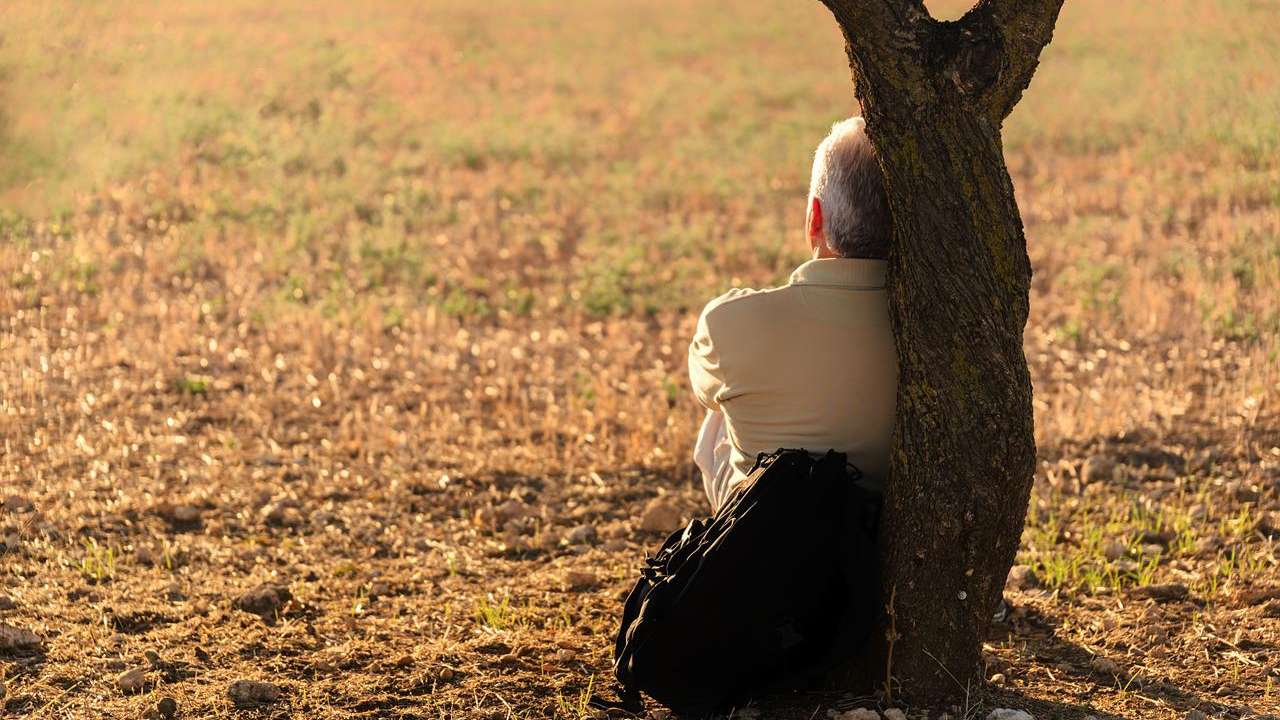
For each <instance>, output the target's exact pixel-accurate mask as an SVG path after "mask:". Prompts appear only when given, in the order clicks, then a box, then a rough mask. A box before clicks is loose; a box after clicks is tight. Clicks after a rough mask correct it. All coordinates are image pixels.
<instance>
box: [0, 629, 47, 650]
mask: <svg viewBox="0 0 1280 720" xmlns="http://www.w3.org/2000/svg"><path fill="white" fill-rule="evenodd" d="M43 642H44V641H43V640H42V639H41V638H40V636H39V635H37V634H35V633H33V632H31V631H30V630H26V629H24V628H17V627H14V626H12V625H5V624H3V623H0V652H33V651H35V650H38V649H40V645H41V644H42V643H43Z"/></svg>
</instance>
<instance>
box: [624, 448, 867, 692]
mask: <svg viewBox="0 0 1280 720" xmlns="http://www.w3.org/2000/svg"><path fill="white" fill-rule="evenodd" d="M860 476H861V473H859V472H858V471H857V469H856V468H853V467H852V466H850V465H848V464H847V463H846V460H845V456H844V455H843V454H842V453H837V452H828V453H827V454H826V455H825V456H823V457H820V458H815V457H814V456H813V455H811V454H809V453H808V452H805V451H803V450H780V451H778V452H776V453H773V454H769V455H765V454H763V453H762V454H761V456H760V458H759V459H758V460H757V462H756V466H755V468H754V469H753V470H752V471H751V474H750V475H749V477H748V478H747V479H746V480H745V481H743V482H742V483H740V484H739V485H738V487H736V488H735V489H734V491H733V492H732V493H731V494H730V495H729V497H728V499H727V500H726V501H725V503H724V505H723V506H722V507H721V508H720V510H719V511H718V512H717V513H716V514H715V516H713V517H712V518H709V519H708V520H693V521H692V522H690V523H689V525H688V526H687V527H685V528H683V529H681V530H678V531H676V532H674V533H672V534H671V536H670V537H668V538H667V540H666V542H664V543H663V545H662V548H661V549H660V550H659V551H658V553H657V555H656V556H654V557H652V558H649V559H647V560H646V563H645V567H644V569H643V570H642V571H641V577H640V579H639V580H638V581H637V582H636V584H635V587H634V588H633V589H632V590H631V593H630V595H628V596H627V600H626V605H625V606H624V608H623V613H622V627H621V629H620V630H619V631H618V637H617V640H616V642H615V644H614V654H613V658H614V663H613V667H614V674H615V675H616V676H617V678H618V681H619V682H620V683H621V684H622V686H623V697H624V698H627V699H629V700H630V701H632V702H634V701H636V700H638V692H639V691H643V692H644V693H646V694H648V695H649V696H651V697H653V698H654V699H655V700H658V701H659V702H661V703H663V704H665V705H667V706H669V707H671V708H672V709H673V710H676V711H678V712H681V713H695V714H696V713H705V712H711V711H715V710H719V709H724V708H728V707H729V706H730V705H732V704H734V703H736V702H739V701H742V700H744V699H746V698H747V696H748V695H749V694H750V693H759V692H761V691H763V690H766V689H769V688H776V687H779V686H780V685H782V684H795V683H797V682H803V681H804V680H805V679H806V678H808V677H812V676H816V675H817V674H819V673H821V672H822V671H823V670H825V669H826V668H827V667H828V666H829V665H830V663H831V661H832V660H833V659H834V658H833V657H832V653H833V651H845V652H847V650H848V648H849V647H850V643H855V644H856V643H862V642H865V640H866V639H867V637H868V636H869V634H870V629H871V627H872V626H873V624H874V622H875V619H876V614H877V613H878V612H879V608H880V600H879V585H880V583H879V578H878V564H877V563H878V559H877V557H876V554H875V538H876V530H877V523H878V520H879V495H877V494H873V493H871V492H869V491H867V490H865V489H863V488H862V487H861V486H859V485H857V484H856V481H857V479H858V478H859V477H860Z"/></svg>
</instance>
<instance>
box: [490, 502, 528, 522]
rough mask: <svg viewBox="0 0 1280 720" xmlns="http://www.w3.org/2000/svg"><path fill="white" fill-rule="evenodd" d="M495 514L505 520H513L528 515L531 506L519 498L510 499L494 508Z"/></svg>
mask: <svg viewBox="0 0 1280 720" xmlns="http://www.w3.org/2000/svg"><path fill="white" fill-rule="evenodd" d="M493 513H494V515H496V516H497V517H498V519H499V520H501V521H503V522H511V521H512V520H518V519H520V518H522V517H526V516H527V515H528V514H529V506H527V505H525V504H524V503H522V502H520V501H519V500H508V501H506V502H504V503H502V504H501V505H499V506H498V507H496V508H494V510H493Z"/></svg>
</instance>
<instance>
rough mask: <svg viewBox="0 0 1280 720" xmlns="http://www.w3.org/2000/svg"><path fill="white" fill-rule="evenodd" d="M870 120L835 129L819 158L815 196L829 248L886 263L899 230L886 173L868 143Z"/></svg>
mask: <svg viewBox="0 0 1280 720" xmlns="http://www.w3.org/2000/svg"><path fill="white" fill-rule="evenodd" d="M866 125H867V123H866V121H865V120H863V119H862V118H861V117H851V118H849V119H848V120H842V121H840V122H838V123H836V124H834V125H832V126H831V134H830V135H827V137H826V138H825V139H823V141H822V143H821V144H819V145H818V151H817V152H816V153H814V156H813V176H812V178H811V179H810V180H809V197H810V203H811V204H812V198H815V197H816V198H818V200H819V201H820V202H821V203H822V217H823V228H824V229H825V231H826V234H827V245H828V246H829V247H830V248H831V251H832V252H834V253H835V254H837V255H839V256H841V257H847V258H872V259H876V260H883V259H885V258H887V257H888V256H889V240H890V237H891V236H892V234H893V225H892V221H891V218H890V216H889V199H888V197H887V196H886V195H885V191H884V174H883V173H882V172H881V171H880V165H879V163H878V162H877V161H876V153H875V149H874V148H872V147H871V141H870V140H868V139H867V133H866V130H865V128H866Z"/></svg>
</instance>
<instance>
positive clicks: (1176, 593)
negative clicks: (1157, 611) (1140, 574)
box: [1129, 583, 1191, 602]
mask: <svg viewBox="0 0 1280 720" xmlns="http://www.w3.org/2000/svg"><path fill="white" fill-rule="evenodd" d="M1190 594H1191V591H1190V590H1189V589H1188V588H1187V586H1186V585H1183V584H1182V583H1166V584H1164V585H1144V586H1142V587H1136V588H1134V589H1132V590H1130V591H1129V596H1130V597H1135V598H1144V599H1151V600H1155V601H1156V602H1171V601H1174V600H1185V599H1187V597H1188V596H1189V595H1190Z"/></svg>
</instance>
